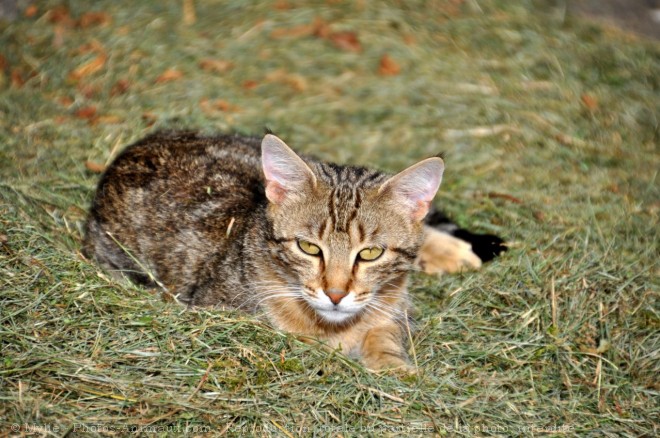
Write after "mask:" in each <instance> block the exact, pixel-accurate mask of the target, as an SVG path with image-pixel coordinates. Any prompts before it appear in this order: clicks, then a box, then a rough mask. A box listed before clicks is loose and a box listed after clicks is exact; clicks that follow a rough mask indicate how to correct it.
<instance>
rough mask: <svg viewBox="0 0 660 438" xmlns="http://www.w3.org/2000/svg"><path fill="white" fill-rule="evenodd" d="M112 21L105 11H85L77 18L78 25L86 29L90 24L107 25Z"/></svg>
mask: <svg viewBox="0 0 660 438" xmlns="http://www.w3.org/2000/svg"><path fill="white" fill-rule="evenodd" d="M111 22H112V18H111V17H110V14H108V13H107V12H85V13H84V14H82V16H81V17H80V19H79V20H78V23H77V24H78V27H81V28H83V29H86V28H88V27H92V26H107V25H108V24H110V23H111Z"/></svg>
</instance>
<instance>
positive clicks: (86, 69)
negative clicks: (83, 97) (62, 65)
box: [69, 49, 108, 81]
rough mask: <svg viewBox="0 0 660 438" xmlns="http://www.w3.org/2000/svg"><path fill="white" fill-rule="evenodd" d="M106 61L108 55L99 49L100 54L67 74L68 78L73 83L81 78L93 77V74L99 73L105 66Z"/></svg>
mask: <svg viewBox="0 0 660 438" xmlns="http://www.w3.org/2000/svg"><path fill="white" fill-rule="evenodd" d="M107 60H108V55H106V54H105V51H103V50H102V49H101V52H100V53H99V54H98V55H96V56H95V57H94V58H93V59H91V60H90V61H87V62H86V63H84V64H83V65H81V66H80V67H78V68H77V69H75V70H74V71H72V72H71V73H70V74H69V78H71V79H72V80H74V81H79V80H80V79H82V78H85V77H87V76H90V75H93V74H94V73H96V72H98V71H100V70H102V69H103V67H104V66H105V63H106V61H107Z"/></svg>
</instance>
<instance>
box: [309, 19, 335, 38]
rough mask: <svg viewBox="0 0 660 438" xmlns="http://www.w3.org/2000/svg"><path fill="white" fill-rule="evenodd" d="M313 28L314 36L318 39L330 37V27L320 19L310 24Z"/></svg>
mask: <svg viewBox="0 0 660 438" xmlns="http://www.w3.org/2000/svg"><path fill="white" fill-rule="evenodd" d="M312 26H313V27H314V36H315V37H319V38H324V39H325V38H328V37H329V36H330V33H331V32H330V25H329V24H328V23H326V22H325V21H324V20H323V19H322V18H321V17H316V18H315V19H314V22H313V23H312Z"/></svg>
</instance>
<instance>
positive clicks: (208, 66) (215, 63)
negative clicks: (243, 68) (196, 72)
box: [199, 58, 234, 73]
mask: <svg viewBox="0 0 660 438" xmlns="http://www.w3.org/2000/svg"><path fill="white" fill-rule="evenodd" d="M199 68H201V69H202V70H204V71H210V72H215V73H224V72H226V71H228V70H230V69H232V68H234V63H233V62H231V61H225V60H222V59H209V58H206V59H202V60H201V61H199Z"/></svg>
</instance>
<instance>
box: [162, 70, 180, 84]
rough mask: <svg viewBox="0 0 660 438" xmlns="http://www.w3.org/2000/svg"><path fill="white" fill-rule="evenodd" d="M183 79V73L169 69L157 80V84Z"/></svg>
mask: <svg viewBox="0 0 660 438" xmlns="http://www.w3.org/2000/svg"><path fill="white" fill-rule="evenodd" d="M182 77H183V72H182V71H181V70H177V69H175V68H168V69H167V70H165V71H164V72H163V73H162V74H161V75H160V76H158V77H157V78H156V83H157V84H162V83H165V82H171V81H176V80H179V79H181V78H182Z"/></svg>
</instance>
